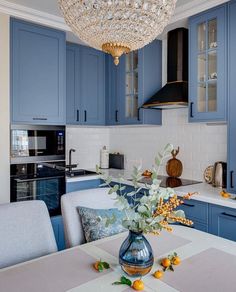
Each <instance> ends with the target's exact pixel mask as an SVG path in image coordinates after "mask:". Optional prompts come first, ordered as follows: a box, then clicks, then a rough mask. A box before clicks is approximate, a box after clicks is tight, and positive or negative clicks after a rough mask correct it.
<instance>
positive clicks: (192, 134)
mask: <svg viewBox="0 0 236 292" xmlns="http://www.w3.org/2000/svg"><path fill="white" fill-rule="evenodd" d="M226 132H227V126H226V125H206V124H199V123H196V124H189V123H188V112H187V109H177V110H165V111H163V125H162V126H156V127H127V126H125V127H113V128H102V127H101V128H79V127H70V128H68V129H67V149H69V148H73V147H74V148H75V149H77V152H76V153H75V154H73V155H74V156H73V157H74V160H73V161H74V162H79V165H80V167H83V168H86V167H87V168H93V167H95V165H96V164H97V163H99V150H100V149H101V148H102V146H103V145H109V149H110V151H112V152H113V151H116V152H121V153H124V154H125V157H126V159H125V166H126V169H132V166H133V165H134V164H139V163H142V166H143V169H146V168H150V167H151V166H152V164H153V161H154V157H155V155H156V154H157V152H158V151H161V150H162V149H163V147H164V146H165V145H166V144H167V143H172V144H174V146H175V147H176V148H177V147H178V146H180V153H179V155H178V157H177V158H179V159H180V160H181V161H182V163H183V168H184V170H183V175H182V177H184V178H190V179H197V180H202V178H203V172H204V169H205V168H206V167H207V166H208V165H211V164H213V163H214V162H215V161H219V160H223V161H226V155H227V153H226V151H227V144H226V143H227V140H226V139H227V137H226ZM162 173H163V174H165V165H164V167H163V169H162Z"/></svg>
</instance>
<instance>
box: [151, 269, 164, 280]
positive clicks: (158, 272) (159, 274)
mask: <svg viewBox="0 0 236 292" xmlns="http://www.w3.org/2000/svg"><path fill="white" fill-rule="evenodd" d="M153 276H154V277H155V278H156V279H161V278H162V277H163V272H162V271H161V270H157V271H156V272H154V274H153Z"/></svg>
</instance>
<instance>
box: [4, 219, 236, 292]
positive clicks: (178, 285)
mask: <svg viewBox="0 0 236 292" xmlns="http://www.w3.org/2000/svg"><path fill="white" fill-rule="evenodd" d="M235 232H236V231H235ZM126 237H127V232H124V233H120V234H117V235H114V236H111V237H107V238H103V239H100V240H97V241H94V242H90V243H86V244H83V245H80V246H76V247H73V248H69V249H65V250H63V251H60V252H56V253H53V254H50V255H47V256H44V257H40V258H37V259H33V260H31V261H27V262H24V263H21V264H17V265H14V266H11V267H7V268H4V269H1V270H0V291H1V292H94V291H95V292H100V291H101V292H113V291H114V292H121V291H125V292H128V291H134V290H133V289H132V288H131V287H129V286H127V285H113V283H114V282H115V281H119V280H120V278H121V276H126V277H128V276H127V275H125V274H124V272H122V269H121V267H120V265H119V248H120V246H121V244H122V242H123V241H124V239H125V238H126ZM146 238H147V239H148V240H149V242H150V244H151V246H152V249H153V253H154V265H153V268H152V271H151V272H150V273H149V274H148V275H146V276H144V277H142V281H143V282H144V285H145V288H144V290H143V291H146V292H149V291H156V292H158V291H160V292H176V291H179V292H180V291H181V292H205V291H206V292H213V291H214V292H235V291H236V242H233V241H230V240H227V239H224V238H221V237H217V236H215V235H212V234H209V233H206V232H202V231H198V230H195V229H194V228H189V227H185V226H180V225H175V226H174V227H173V231H172V232H170V233H169V232H166V231H162V232H161V234H160V235H151V234H148V235H146ZM42 240H43V238H42ZM174 252H176V253H177V254H178V256H179V257H180V258H181V263H180V264H179V265H176V266H173V267H174V271H171V270H167V271H165V272H164V275H163V277H162V278H161V279H156V278H155V277H154V276H153V272H154V271H156V270H161V269H162V267H161V265H160V260H161V259H162V258H163V257H166V256H168V255H172V254H173V253H174ZM0 260H1V259H0ZM97 260H102V261H105V262H107V263H109V265H110V268H109V269H107V270H104V271H102V272H98V271H96V270H95V269H94V268H93V264H94V263H95V262H96V261H97ZM129 279H130V280H131V281H134V280H136V279H137V278H129Z"/></svg>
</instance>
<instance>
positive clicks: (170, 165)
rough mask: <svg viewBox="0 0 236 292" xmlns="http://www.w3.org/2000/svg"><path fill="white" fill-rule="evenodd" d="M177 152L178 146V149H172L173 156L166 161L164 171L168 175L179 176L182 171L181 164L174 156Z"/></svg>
mask: <svg viewBox="0 0 236 292" xmlns="http://www.w3.org/2000/svg"><path fill="white" fill-rule="evenodd" d="M178 153H179V147H178V149H173V150H172V151H171V154H172V156H173V158H171V159H170V160H168V161H167V164H166V172H167V174H168V175H169V176H170V177H180V176H181V174H182V172H183V164H182V162H181V161H180V160H179V159H177V158H176V156H177V155H178Z"/></svg>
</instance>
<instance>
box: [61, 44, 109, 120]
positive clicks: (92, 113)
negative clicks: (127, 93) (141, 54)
mask: <svg viewBox="0 0 236 292" xmlns="http://www.w3.org/2000/svg"><path fill="white" fill-rule="evenodd" d="M66 60H67V66H66V67H67V68H66V73H67V76H66V100H67V112H66V116H67V117H66V121H67V124H79V125H104V124H105V56H104V54H103V53H102V52H100V51H97V50H94V49H91V48H89V47H85V46H80V45H76V44H69V43H68V44H67V50H66Z"/></svg>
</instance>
